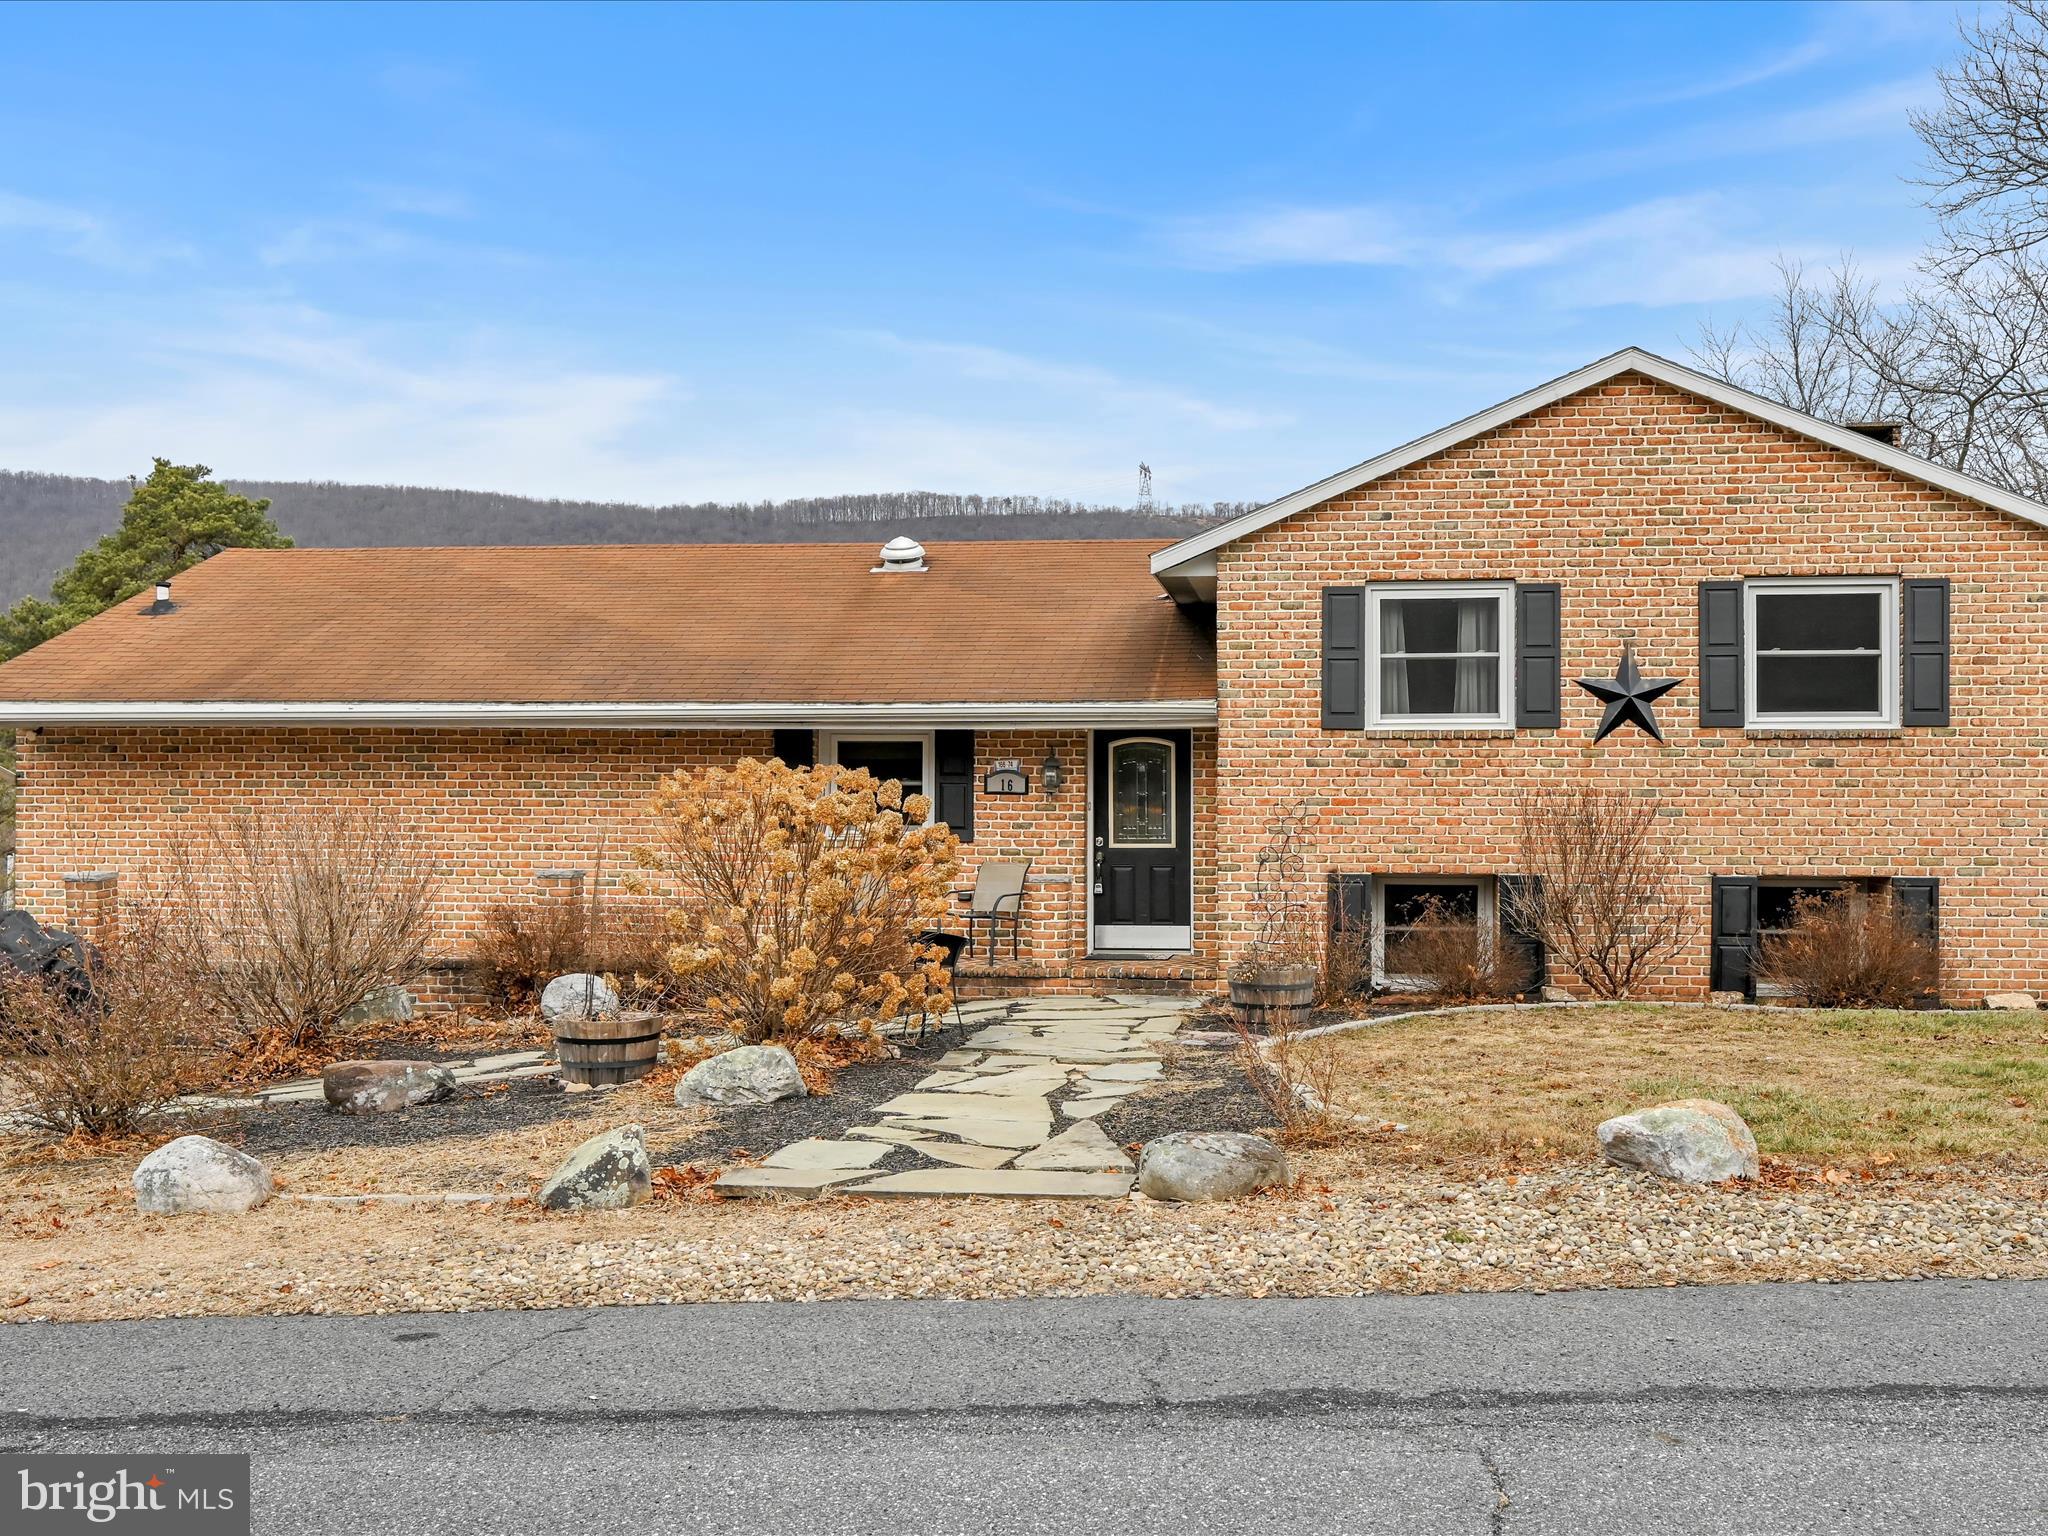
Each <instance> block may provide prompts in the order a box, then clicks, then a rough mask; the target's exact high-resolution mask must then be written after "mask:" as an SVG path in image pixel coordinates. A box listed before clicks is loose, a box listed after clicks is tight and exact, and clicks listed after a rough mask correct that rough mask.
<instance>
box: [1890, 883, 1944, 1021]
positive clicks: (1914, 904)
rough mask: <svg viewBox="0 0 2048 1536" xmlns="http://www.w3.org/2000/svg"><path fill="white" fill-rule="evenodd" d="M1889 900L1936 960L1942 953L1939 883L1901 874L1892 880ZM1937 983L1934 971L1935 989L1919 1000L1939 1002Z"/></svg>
mask: <svg viewBox="0 0 2048 1536" xmlns="http://www.w3.org/2000/svg"><path fill="white" fill-rule="evenodd" d="M1892 900H1893V901H1895V902H1897V903H1898V904H1899V916H1900V918H1901V919H1902V920H1903V921H1904V922H1905V924H1906V926H1907V927H1909V928H1911V929H1912V930H1913V932H1914V933H1916V934H1918V935H1919V936H1920V937H1921V938H1923V939H1925V940H1926V941H1927V942H1928V944H1929V945H1930V946H1931V947H1932V948H1933V950H1934V953H1935V956H1936V959H1937V961H1938V960H1939V957H1940V955H1941V882H1940V881H1939V880H1935V879H1932V878H1929V877H1926V876H1921V875H1914V876H1910V877H1908V876H1901V877H1899V878H1897V879H1894V880H1893V881H1892ZM1940 986H1941V981H1940V976H1939V972H1937V974H1936V978H1935V988H1936V990H1935V991H1932V992H1929V993H1927V994H1926V995H1925V996H1923V997H1922V998H1921V999H1920V1001H1921V1002H1923V1003H1933V1002H1938V1001H1939V1000H1940V995H1941V994H1940V990H1939V989H1940Z"/></svg>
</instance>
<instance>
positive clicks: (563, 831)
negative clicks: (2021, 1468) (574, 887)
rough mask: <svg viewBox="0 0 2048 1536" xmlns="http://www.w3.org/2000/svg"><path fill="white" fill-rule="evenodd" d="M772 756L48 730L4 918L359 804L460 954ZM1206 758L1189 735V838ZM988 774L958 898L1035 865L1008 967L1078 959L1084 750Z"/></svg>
mask: <svg viewBox="0 0 2048 1536" xmlns="http://www.w3.org/2000/svg"><path fill="white" fill-rule="evenodd" d="M1048 749H1054V750H1056V751H1057V754H1058V756H1059V759H1060V763H1061V766H1062V767H1063V768H1064V769H1065V771H1066V784H1065V786H1064V787H1063V788H1062V789H1061V791H1060V793H1059V794H1058V795H1057V796H1056V797H1048V796H1047V795H1046V794H1045V793H1044V786H1043V782H1042V777H1041V774H1040V771H1039V769H1040V765H1041V764H1042V763H1043V761H1044V760H1045V756H1046V753H1047V751H1048ZM770 750H771V748H770V733H769V732H768V731H765V730H763V731H623V730H622V731H573V732H572V731H511V730H407V729H371V730H340V729H317V728H308V729H291V730H282V729H269V728H237V729H168V728H164V729H156V728H151V729H126V728H124V729H46V730H42V731H39V732H37V733H36V734H34V735H33V736H27V735H24V736H23V738H22V740H21V767H22V771H23V783H22V790H21V797H20V810H19V841H20V855H19V861H18V871H19V877H20V886H19V889H20V898H19V899H20V902H21V904H22V905H23V906H24V907H26V908H28V909H29V910H31V911H33V912H35V913H37V914H38V915H40V916H42V917H44V918H45V919H47V920H52V921H58V922H61V921H63V920H64V916H65V912H66V905H65V890H64V879H63V877H64V876H65V875H67V874H78V873H83V872H87V871H94V872H97V871H101V870H113V871H115V872H117V873H118V874H119V876H120V882H121V891H122V895H123V896H124V897H125V898H133V897H135V896H138V895H144V894H146V893H147V892H149V891H150V890H151V889H152V888H153V887H160V886H161V885H162V884H163V882H164V881H165V879H166V877H167V875H168V870H169V861H170V852H171V849H172V847H173V845H174V843H175V842H176V840H177V839H178V836H179V833H180V829H181V828H185V827H189V826H193V825H195V824H196V823H198V822H199V821H201V820H203V819H204V818H206V817H208V816H210V815H214V814H218V813H220V812H223V811H229V810H234V809H237V808H243V807H247V808H254V809H258V810H265V809H268V810H273V811H284V810H287V809H297V808H302V807H306V806H309V805H318V804H320V803H321V802H323V801H331V802H336V803H340V802H352V801H358V800H361V799H363V798H365V797H368V798H370V799H372V800H374V801H375V803H376V804H378V805H379V806H381V807H383V808H385V809H386V810H387V811H388V812H389V813H390V814H391V815H392V816H394V817H396V818H398V820H399V822H400V824H401V826H402V827H403V828H404V830H405V832H406V833H407V835H408V836H409V837H410V838H412V839H414V840H415V841H416V843H417V845H418V846H419V847H420V848H422V849H424V850H425V851H426V853H427V855H428V856H429V857H430V858H431V859H432V861H433V863H434V865H435V867H436V868H437V870H438V871H439V873H440V877H441V878H440V901H439V911H438V917H439V924H440V936H439V946H438V947H439V948H440V949H441V950H442V951H443V952H445V953H448V954H459V953H460V952H461V951H462V950H463V949H465V948H466V947H467V945H468V944H469V943H470V942H471V941H472V940H473V939H474V937H475V935H476V931H477V926H478V923H479V922H480V920H481V919H482V916H483V914H484V913H485V912H486V911H487V910H488V909H489V908H490V907H491V906H492V905H493V904H495V903H497V902H500V901H506V900H525V899H530V898H533V897H535V896H537V895H538V894H539V893H540V888H539V886H538V884H537V883H536V879H535V876H536V874H537V873H538V872H539V871H542V870H559V869H589V868H591V866H592V865H593V864H594V862H595V860H596V857H597V852H598V843H599V840H600V838H602V839H603V840H604V844H605V871H604V879H605V886H606V888H607V889H615V888H616V887H617V884H618V882H619V881H620V880H622V879H623V878H624V877H625V876H626V875H627V874H628V873H629V872H630V869H631V863H630V849H631V848H632V847H633V845H634V844H635V843H637V842H641V841H644V840H645V838H646V836H647V833H648V827H647V823H646V822H645V821H644V820H643V813H642V806H643V804H644V802H645V800H646V797H647V794H648V791H649V790H650V789H651V788H652V787H653V785H654V783H655V781H656V779H657V778H658V777H659V776H660V775H662V774H664V773H666V772H669V771H670V770H672V769H675V768H678V767H687V768H696V767H703V766H707V765H711V764H718V763H726V762H730V761H732V760H733V759H735V758H737V757H739V756H741V755H743V754H747V753H753V754H757V755H765V754H766V753H767V752H768V751H770ZM1213 753H1214V738H1213V735H1212V734H1210V733H1198V736H1197V752H1196V756H1197V762H1196V773H1197V790H1196V794H1197V803H1196V817H1197V828H1198V838H1205V837H1206V836H1207V831H1206V828H1207V823H1208V821H1209V817H1208V814H1207V797H1208V795H1209V793H1210V790H1209V783H1208V770H1209V764H1210V762H1211V761H1212V760H1213ZM1003 758H1015V759H1017V760H1018V761H1019V762H1020V763H1021V764H1022V765H1023V767H1024V769H1025V771H1026V772H1027V773H1028V774H1029V775H1030V781H1031V787H1030V791H1029V793H1028V794H1026V795H1023V796H1020V797H1016V798H1009V797H993V796H988V795H982V794H979V793H977V794H976V797H975V841H974V842H973V843H972V844H971V845H969V846H967V847H964V848H963V849H962V850H961V855H962V860H961V862H962V875H961V879H960V884H961V885H962V886H963V887H964V886H968V885H971V884H972V883H973V871H974V866H975V863H976V861H977V860H979V859H982V858H1025V857H1028V858H1030V859H1031V860H1032V870H1031V874H1032V883H1031V884H1030V885H1029V886H1028V888H1027V890H1026V896H1025V905H1024V934H1023V939H1024V945H1023V956H1022V958H1023V959H1024V960H1026V961H1028V962H1034V963H1036V964H1038V965H1040V966H1043V967H1046V968H1054V967H1062V966H1064V965H1065V964H1066V963H1068V962H1071V961H1072V960H1074V959H1076V958H1077V957H1079V956H1081V955H1082V954H1084V953H1085V952H1086V947H1087V929H1086V889H1087V887H1086V884H1085V879H1086V875H1087V847H1088V829H1087V815H1088V778H1087V775H1088V739H1087V732H1085V731H1080V730H1074V731H1057V732H1049V731H984V732H978V733H976V752H975V759H976V761H975V772H976V776H977V786H978V784H979V776H980V775H981V774H983V773H986V772H987V771H988V769H989V768H990V767H992V766H993V765H994V763H995V762H996V761H997V760H998V759H1003ZM1198 899H1200V898H1198Z"/></svg>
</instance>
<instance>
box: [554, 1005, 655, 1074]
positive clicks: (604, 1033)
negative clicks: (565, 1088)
mask: <svg viewBox="0 0 2048 1536" xmlns="http://www.w3.org/2000/svg"><path fill="white" fill-rule="evenodd" d="M660 1055H661V1015H660V1014H658V1013H651V1012H648V1011H647V1010H645V1009H635V1010H632V1011H628V1012H621V1013H616V1014H611V1015H608V1016H606V1017H602V1018H595V1019H558V1020H557V1021H556V1022H555V1056H556V1058H557V1059H558V1060H559V1061H560V1062H561V1063H562V1081H563V1082H565V1083H582V1084H584V1085H585V1086H587V1087H591V1088H599V1087H603V1086H605V1085H607V1084H615V1083H630V1082H633V1081H635V1080H636V1079H638V1078H642V1077H645V1076H646V1075H647V1074H648V1073H649V1072H650V1071H652V1070H653V1068H654V1063H655V1061H656V1060H657V1059H658V1058H659V1057H660Z"/></svg>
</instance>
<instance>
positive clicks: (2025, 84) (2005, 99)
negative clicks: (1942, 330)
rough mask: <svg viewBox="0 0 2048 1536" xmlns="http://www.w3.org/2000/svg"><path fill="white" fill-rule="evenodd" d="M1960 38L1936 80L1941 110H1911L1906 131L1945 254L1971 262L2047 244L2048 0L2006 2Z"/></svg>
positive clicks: (1969, 25) (1965, 28)
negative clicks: (1922, 156)
mask: <svg viewBox="0 0 2048 1536" xmlns="http://www.w3.org/2000/svg"><path fill="white" fill-rule="evenodd" d="M1962 37H1963V52H1962V56H1961V57H1960V58H1959V59H1957V60H1956V62H1955V63H1954V64H1952V65H1950V66H1949V67H1948V68H1947V69H1944V70H1942V71H1941V72H1940V74H1939V77H1938V78H1939V79H1940V81H1941V96H1942V104H1941V107H1940V108H1939V109H1938V110H1936V111H1933V112H1922V113H1915V114H1914V116H1913V130H1914V132H1916V133H1918V134H1919V135H1920V141H1921V143H1923V144H1925V145H1926V146H1927V154H1928V159H1929V167H1928V175H1927V177H1926V179H1925V181H1924V183H1923V184H1924V185H1926V186H1927V187H1928V188H1929V189H1930V192H1931V196H1930V197H1929V199H1928V206H1929V207H1930V208H1932V209H1933V210H1934V212H1935V214H1936V215H1937V216H1938V217H1939V218H1940V219H1941V221H1942V227H1943V230H1944V232H1945V234H1946V236H1947V238H1948V241H1949V250H1948V251H1947V252H1946V253H1945V254H1946V256H1947V258H1948V259H1949V261H1950V262H1951V263H1961V264H1962V265H1964V266H1969V265H1974V264H1975V263H1976V262H1978V261H1981V260H1985V259H1987V258H1997V257H2005V256H2014V255H2023V254H2025V253H2027V252H2029V251H2032V250H2034V249H2035V248H2036V247H2037V246H2039V245H2040V244H2041V243H2042V242H2043V241H2044V240H2048V0H2010V3H2009V4H2008V5H2006V6H2005V7H2004V8H2002V9H2001V10H1999V11H1997V12H1995V13H1994V16H1993V19H1991V20H1988V21H1987V20H1981V19H1980V20H1975V21H1971V22H1966V23H1964V24H1963V27H1962Z"/></svg>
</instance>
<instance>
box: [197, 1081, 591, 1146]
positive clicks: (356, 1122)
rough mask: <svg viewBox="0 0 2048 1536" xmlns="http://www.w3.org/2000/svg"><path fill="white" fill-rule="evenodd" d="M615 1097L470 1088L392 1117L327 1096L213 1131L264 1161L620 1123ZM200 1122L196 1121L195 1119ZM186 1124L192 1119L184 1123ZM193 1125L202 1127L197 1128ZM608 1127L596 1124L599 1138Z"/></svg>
mask: <svg viewBox="0 0 2048 1536" xmlns="http://www.w3.org/2000/svg"><path fill="white" fill-rule="evenodd" d="M615 1098H616V1095H614V1094H610V1093H578V1094H570V1093H564V1092H563V1091H562V1090H561V1088H560V1086H559V1085H558V1084H557V1083H556V1082H555V1080H554V1079H553V1078H551V1077H523V1078H515V1079H513V1080H512V1081H510V1082H500V1083H477V1084H474V1085H472V1084H463V1085H462V1086H460V1087H458V1088H457V1089H456V1090H455V1094H454V1097H452V1098H448V1099H443V1100H442V1101H441V1102H440V1103H438V1104H415V1105H413V1106H412V1108H410V1109H406V1110H400V1111H398V1112H396V1113H393V1114H387V1115H343V1114H337V1113H336V1112H335V1111H333V1110H331V1109H329V1108H328V1107H327V1105H326V1104H325V1103H324V1102H322V1101H321V1100H319V1099H313V1100H299V1101H286V1102H285V1103H282V1104H268V1105H263V1106H260V1107H252V1108H249V1109H242V1110H226V1111H222V1112H221V1115H220V1117H219V1119H218V1120H217V1121H216V1122H215V1125H216V1126H217V1129H209V1130H208V1131H207V1132H206V1134H208V1135H211V1136H215V1137H217V1138H218V1139H219V1140H222V1141H227V1142H233V1143H235V1144H237V1145H239V1146H241V1147H242V1148H243V1149H244V1150H245V1151H247V1152H250V1153H252V1154H253V1155H255V1156H257V1157H267V1156H274V1155H276V1154H279V1153H286V1152H324V1151H332V1150H337V1149H340V1148H344V1147H402V1146H410V1145H412V1144H415V1143H417V1142H423V1141H442V1140H448V1139H452V1138H458V1137H475V1136H495V1135H497V1134H498V1133H499V1132H501V1131H520V1130H525V1129H527V1128H529V1127H531V1126H537V1125H551V1124H558V1123H560V1122H562V1121H565V1120H580V1119H589V1120H596V1121H615V1120H617V1119H618V1118H619V1110H618V1108H617V1106H616V1104H615V1102H614V1100H615ZM194 1119H195V1120H196V1117H194ZM178 1123H179V1124H180V1126H181V1127H182V1126H183V1125H184V1122H183V1121H182V1120H181V1121H179V1122H178ZM191 1128H193V1129H197V1126H196V1124H195V1125H193V1126H192V1127H191ZM600 1129H602V1126H600V1125H593V1126H592V1127H591V1134H592V1135H595V1134H596V1133H597V1132H598V1130H600Z"/></svg>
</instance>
